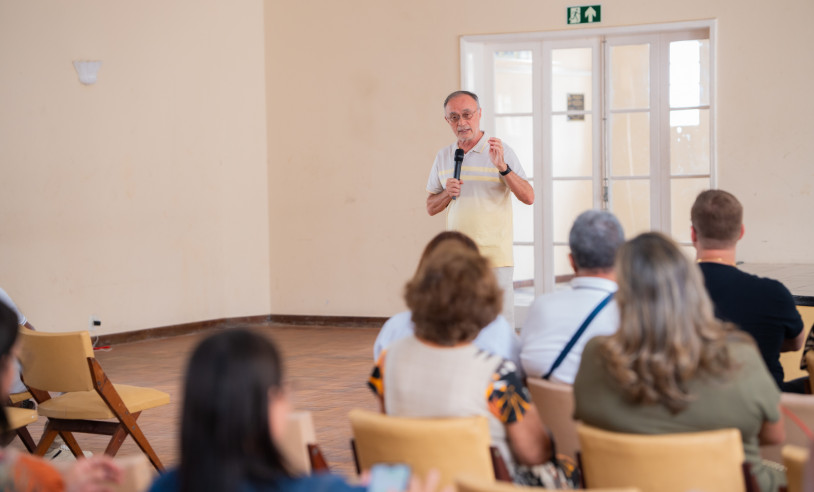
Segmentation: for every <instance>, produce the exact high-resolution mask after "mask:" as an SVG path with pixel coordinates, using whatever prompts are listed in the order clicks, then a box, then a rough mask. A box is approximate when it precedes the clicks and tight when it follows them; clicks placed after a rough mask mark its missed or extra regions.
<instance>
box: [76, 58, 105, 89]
mask: <svg viewBox="0 0 814 492" xmlns="http://www.w3.org/2000/svg"><path fill="white" fill-rule="evenodd" d="M73 66H74V68H75V69H76V73H78V74H79V81H80V82H82V83H83V84H85V85H90V84H93V83H95V82H96V73H97V72H98V71H99V67H101V66H102V62H101V61H79V60H77V61H75V62H73Z"/></svg>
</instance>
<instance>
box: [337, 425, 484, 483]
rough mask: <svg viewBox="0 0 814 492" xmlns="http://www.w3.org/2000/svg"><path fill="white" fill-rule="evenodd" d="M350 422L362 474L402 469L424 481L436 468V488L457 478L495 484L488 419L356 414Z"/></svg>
mask: <svg viewBox="0 0 814 492" xmlns="http://www.w3.org/2000/svg"><path fill="white" fill-rule="evenodd" d="M348 417H349V418H350V423H351V427H352V428H353V437H354V440H355V454H356V460H357V464H358V466H359V468H360V469H361V470H368V469H370V467H371V466H373V465H374V464H376V463H405V464H407V465H410V467H411V468H412V470H413V473H414V474H416V475H417V476H421V477H424V476H426V474H427V472H428V471H429V470H431V469H433V468H436V469H438V470H439V471H440V473H441V482H440V484H439V486H440V487H444V486H446V485H449V484H452V483H453V481H454V480H455V478H456V477H457V476H459V475H468V476H472V477H474V478H480V479H484V480H494V478H495V472H494V468H493V466H492V459H491V455H490V452H489V444H490V437H489V424H488V423H487V420H486V417H482V416H477V417H461V418H439V419H435V418H433V419H428V418H404V417H391V416H388V415H383V414H381V413H377V412H370V411H367V410H359V409H356V410H351V412H350V413H349V414H348Z"/></svg>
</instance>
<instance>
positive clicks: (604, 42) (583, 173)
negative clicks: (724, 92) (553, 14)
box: [462, 25, 715, 298]
mask: <svg viewBox="0 0 814 492" xmlns="http://www.w3.org/2000/svg"><path fill="white" fill-rule="evenodd" d="M688 27H692V28H688ZM712 28H713V26H707V25H703V26H700V27H699V26H686V25H683V26H681V29H678V28H676V26H671V27H664V29H661V30H659V29H655V28H650V29H649V30H648V31H647V32H644V31H643V30H642V29H637V32H626V31H625V30H623V29H617V30H608V32H598V31H587V33H589V34H591V35H585V34H586V31H580V32H579V33H574V34H580V35H581V36H579V37H577V36H575V35H574V36H568V35H564V34H561V33H560V34H557V35H547V34H545V33H538V34H529V35H512V36H500V37H499V38H492V37H489V36H486V37H473V38H466V39H464V40H463V41H462V69H463V70H462V73H463V87H464V88H465V89H469V90H473V91H474V92H476V93H478V94H479V96H480V97H481V101H482V106H483V107H484V120H483V126H484V128H485V129H487V130H488V131H490V132H491V133H493V134H494V135H496V136H498V137H500V138H502V139H503V140H505V141H506V142H507V143H508V144H509V145H511V146H512V148H514V149H515V151H516V152H517V154H518V157H519V158H520V160H521V163H522V164H523V166H524V168H525V170H526V172H527V174H529V177H530V178H531V180H532V183H533V185H534V188H535V194H536V200H535V205H534V206H533V207H528V206H525V205H522V204H520V203H519V202H515V203H514V224H515V225H514V244H515V248H514V250H515V285H516V286H518V287H524V286H526V287H530V286H531V285H533V286H534V293H535V294H540V293H542V292H546V291H551V290H553V289H554V288H555V286H556V284H557V283H558V282H562V281H566V280H567V279H568V276H569V275H570V274H571V273H572V272H571V270H570V266H569V264H568V261H567V258H568V232H569V230H570V227H571V224H572V223H573V220H574V219H575V218H576V216H577V215H578V214H579V213H581V212H583V211H584V210H587V209H590V208H603V209H607V210H610V211H612V212H613V213H614V214H616V216H617V217H618V218H619V220H620V221H621V222H622V225H623V227H624V228H625V234H626V235H627V236H628V237H633V236H634V235H636V234H638V233H640V232H644V231H648V230H659V231H663V232H665V233H667V234H670V235H672V236H673V237H674V238H675V239H676V240H677V241H679V242H680V243H681V244H683V245H684V246H685V247H687V248H689V247H690V243H689V209H690V205H691V204H692V201H693V200H694V199H695V196H696V195H697V194H698V192H700V191H701V190H703V189H707V188H710V187H713V186H714V184H715V183H714V178H715V173H714V134H713V128H714V125H713V108H714V105H713V101H712V94H713V90H712V88H713V78H712V75H711V74H712V73H713V70H712V68H713V67H714V64H713V60H712V53H713V52H714V50H713V49H712V48H711V30H712ZM628 31H629V30H628ZM524 37H525V38H527V39H523V38H524ZM521 298H522V296H521Z"/></svg>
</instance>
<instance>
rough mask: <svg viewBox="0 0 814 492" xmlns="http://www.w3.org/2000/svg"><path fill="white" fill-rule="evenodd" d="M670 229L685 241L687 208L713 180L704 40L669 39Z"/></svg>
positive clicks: (688, 236)
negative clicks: (670, 40)
mask: <svg viewBox="0 0 814 492" xmlns="http://www.w3.org/2000/svg"><path fill="white" fill-rule="evenodd" d="M667 49H668V56H669V72H670V74H669V81H670V82H669V84H670V88H669V94H670V96H669V99H670V102H669V117H670V125H669V128H670V130H669V131H670V133H669V135H670V136H669V140H668V142H669V147H670V153H669V159H670V187H669V190H670V230H669V232H671V233H672V235H673V238H674V239H675V240H676V241H679V242H680V243H681V244H683V245H685V246H689V245H690V244H691V242H690V218H689V217H690V207H691V206H692V204H693V202H694V201H695V197H696V196H698V193H700V192H701V191H703V190H705V189H708V188H710V187H711V185H712V173H711V169H712V162H711V161H712V149H711V145H710V142H711V141H712V130H711V124H710V106H709V103H710V90H709V89H710V67H709V57H710V52H709V39H689V40H680V41H672V42H670V43H669V48H667Z"/></svg>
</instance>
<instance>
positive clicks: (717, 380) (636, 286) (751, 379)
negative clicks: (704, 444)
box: [574, 233, 785, 492]
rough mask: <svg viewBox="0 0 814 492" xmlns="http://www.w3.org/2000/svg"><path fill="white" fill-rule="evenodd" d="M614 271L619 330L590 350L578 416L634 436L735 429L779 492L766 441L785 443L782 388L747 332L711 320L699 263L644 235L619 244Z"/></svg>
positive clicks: (762, 477)
mask: <svg viewBox="0 0 814 492" xmlns="http://www.w3.org/2000/svg"><path fill="white" fill-rule="evenodd" d="M616 274H617V282H618V284H619V291H618V292H617V294H616V302H617V304H618V306H619V314H620V322H619V330H618V331H617V332H616V333H614V334H613V335H609V336H604V337H596V338H593V339H592V340H590V341H589V342H588V344H587V345H586V347H585V351H584V352H583V356H582V362H581V364H580V368H579V372H578V373H577V377H576V380H575V382H574V398H575V402H576V409H575V414H574V417H575V418H576V419H578V420H581V421H583V422H585V423H586V424H589V425H592V426H595V427H599V428H602V429H606V430H610V431H615V432H627V433H636V434H667V433H678V432H697V431H704V430H714V429H724V428H737V429H738V430H740V432H741V436H742V438H743V448H744V452H745V456H746V460H747V461H748V462H749V463H750V464H751V467H752V473H753V474H754V475H755V477H756V478H757V481H758V483H759V484H760V487H761V490H763V491H764V492H769V491H774V490H777V488H778V486H779V485H782V484H784V483H785V475H784V474H783V473H782V472H781V471H778V470H777V469H775V468H772V467H769V466H766V465H765V464H764V463H763V462H762V461H761V459H760V453H759V445H760V444H776V443H779V442H782V441H783V440H784V437H785V432H784V430H783V423H782V418H781V414H780V410H779V403H780V392H779V390H778V389H777V386H776V385H775V383H774V380H773V379H772V377H771V375H770V374H769V372H768V370H767V369H766V366H765V364H764V363H763V359H762V358H761V356H760V353H759V352H758V351H757V348H756V347H755V345H754V343H753V342H752V341H751V340H750V339H749V338H748V336H746V335H745V334H743V333H742V332H740V331H739V330H736V329H735V328H734V326H733V325H731V324H729V323H724V322H722V321H720V320H718V319H716V318H715V316H714V315H713V309H712V303H711V302H710V300H709V298H708V296H707V293H706V290H705V288H704V283H703V280H702V277H701V272H700V271H699V269H698V267H697V266H696V265H695V264H693V263H691V262H690V260H689V259H688V258H687V257H686V256H685V255H684V253H682V252H681V250H680V249H679V248H678V246H677V245H676V244H675V243H674V242H673V241H672V240H671V239H669V238H667V237H666V236H664V235H662V234H659V233H646V234H642V235H639V236H637V237H636V238H634V239H632V240H631V241H628V242H627V243H625V244H624V245H623V246H622V247H621V248H620V250H619V252H618V255H617V259H616Z"/></svg>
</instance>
